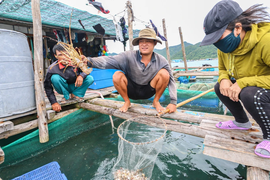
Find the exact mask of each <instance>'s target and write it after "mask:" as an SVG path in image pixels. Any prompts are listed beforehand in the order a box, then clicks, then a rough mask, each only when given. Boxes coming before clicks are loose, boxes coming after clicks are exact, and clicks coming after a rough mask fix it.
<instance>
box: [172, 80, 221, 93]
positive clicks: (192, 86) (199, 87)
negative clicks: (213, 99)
mask: <svg viewBox="0 0 270 180" xmlns="http://www.w3.org/2000/svg"><path fill="white" fill-rule="evenodd" d="M215 84H216V82H213V83H188V84H184V83H181V84H180V83H177V89H182V90H193V91H207V90H208V89H211V88H213V87H214V86H215Z"/></svg>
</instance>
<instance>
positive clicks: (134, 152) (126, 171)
mask: <svg viewBox="0 0 270 180" xmlns="http://www.w3.org/2000/svg"><path fill="white" fill-rule="evenodd" d="M149 123H150V124H151V125H147V124H149ZM157 124H159V127H153V126H156V125H157ZM166 131H167V126H166V124H165V122H164V121H162V120H161V119H159V118H149V117H135V118H132V119H128V120H126V121H124V122H123V123H122V124H120V125H119V127H118V129H117V133H118V136H119V141H118V157H117V161H116V163H115V165H114V167H113V175H114V179H115V180H128V179H133V180H147V179H150V178H151V176H152V171H153V168H154V165H155V161H156V158H157V156H158V154H159V153H160V151H161V149H162V145H163V142H164V136H165V134H166Z"/></svg>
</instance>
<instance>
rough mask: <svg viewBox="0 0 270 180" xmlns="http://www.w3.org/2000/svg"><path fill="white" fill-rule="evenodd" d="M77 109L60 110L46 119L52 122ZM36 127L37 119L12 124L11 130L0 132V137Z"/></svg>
mask: <svg viewBox="0 0 270 180" xmlns="http://www.w3.org/2000/svg"><path fill="white" fill-rule="evenodd" d="M77 110H78V108H75V109H70V110H67V111H64V112H60V113H58V114H57V115H55V116H54V118H53V119H50V120H48V123H51V122H54V121H56V120H58V119H60V118H62V117H65V116H67V115H69V114H71V113H73V112H75V111H77ZM37 127H38V120H37V119H36V120H32V121H29V122H26V123H22V124H19V125H16V126H14V128H13V130H11V131H6V132H4V133H1V134H0V139H6V138H8V137H10V136H14V135H17V134H20V133H23V132H26V131H29V130H32V129H35V128H37Z"/></svg>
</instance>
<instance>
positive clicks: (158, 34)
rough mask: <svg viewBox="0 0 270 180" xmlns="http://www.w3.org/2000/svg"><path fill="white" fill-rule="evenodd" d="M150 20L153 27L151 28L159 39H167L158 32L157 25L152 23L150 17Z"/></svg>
mask: <svg viewBox="0 0 270 180" xmlns="http://www.w3.org/2000/svg"><path fill="white" fill-rule="evenodd" d="M150 22H151V24H152V27H153V29H154V30H155V32H156V34H157V36H158V37H160V39H161V40H162V41H167V39H166V38H165V37H163V36H162V35H161V34H160V33H159V32H158V29H157V27H156V26H155V25H154V23H153V22H152V21H151V19H150Z"/></svg>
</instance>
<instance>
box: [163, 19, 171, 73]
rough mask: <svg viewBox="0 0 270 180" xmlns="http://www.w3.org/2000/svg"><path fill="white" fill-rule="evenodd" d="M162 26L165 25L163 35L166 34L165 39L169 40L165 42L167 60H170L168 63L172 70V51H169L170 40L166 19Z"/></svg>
mask: <svg viewBox="0 0 270 180" xmlns="http://www.w3.org/2000/svg"><path fill="white" fill-rule="evenodd" d="M162 24H163V33H164V37H165V38H166V39H167V41H165V45H166V53H167V60H168V63H169V65H170V68H172V65H171V57H170V49H169V44H168V38H167V30H166V24H165V19H162Z"/></svg>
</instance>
